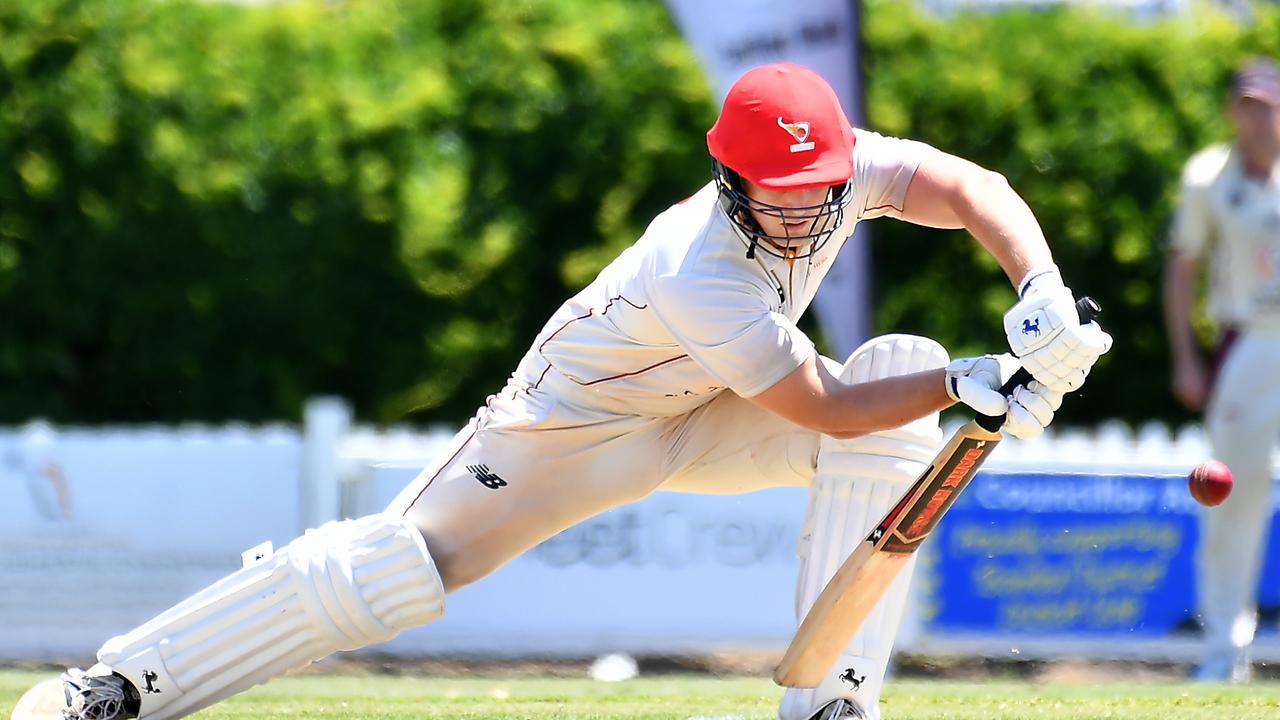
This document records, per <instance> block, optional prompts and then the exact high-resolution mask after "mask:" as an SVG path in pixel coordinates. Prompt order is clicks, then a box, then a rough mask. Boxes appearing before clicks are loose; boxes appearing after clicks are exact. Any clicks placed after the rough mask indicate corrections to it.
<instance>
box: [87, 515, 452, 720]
mask: <svg viewBox="0 0 1280 720" xmlns="http://www.w3.org/2000/svg"><path fill="white" fill-rule="evenodd" d="M245 559H246V567H244V568H243V569H241V570H238V571H236V572H234V573H232V574H231V575H228V576H227V577H225V578H223V579H222V580H220V581H218V582H217V583H214V584H213V585H211V586H209V587H208V588H205V589H204V590H202V591H200V592H198V593H196V594H195V595H192V596H191V597H189V598H187V599H186V600H183V601H182V602H181V603H179V604H178V605H176V606H174V607H173V608H170V609H169V610H167V611H165V612H163V613H161V614H160V615H158V616H157V617H155V618H154V619H152V620H150V621H148V622H147V623H146V624H144V625H142V626H141V627H138V628H137V629H135V630H133V631H132V632H129V633H127V634H125V635H120V636H118V637H114V638H112V639H111V640H108V641H107V643H106V644H105V645H103V646H102V649H101V650H99V651H98V660H99V663H100V664H99V665H98V666H95V668H93V669H91V670H90V672H91V673H92V674H98V673H101V672H107V671H114V672H117V673H119V674H121V675H123V676H124V677H126V678H127V679H128V680H129V681H130V682H132V683H133V684H134V686H135V687H137V689H138V691H139V692H140V693H141V709H140V713H139V717H140V720H153V719H154V720H167V719H168V718H176V717H181V716H183V715H188V714H190V713H193V712H195V711H197V710H199V709H201V708H204V707H207V706H209V705H212V704H213V703H215V702H218V701H219V700H222V699H224V698H227V697H230V696H231V695H234V694H235V693H238V692H241V691H243V690H247V689H248V688H250V687H253V686H254V685H257V684H259V683H262V682H265V681H267V680H269V679H271V678H273V677H276V676H278V675H282V674H284V673H286V672H288V671H290V670H293V669H296V668H299V667H303V666H305V665H308V664H310V663H312V662H315V661H316V660H319V659H320V658H322V657H324V656H326V655H328V654H330V653H332V652H334V651H335V650H351V649H355V648H358V647H363V646H365V645H370V644H372V643H377V642H382V641H385V640H389V639H391V638H392V637H394V636H395V635H396V634H397V633H399V632H400V631H401V630H404V629H406V628H410V627H415V626H417V625H423V624H425V623H428V622H431V621H432V620H435V619H436V618H438V617H440V615H442V614H443V613H444V585H443V583H442V582H441V581H440V574H439V573H438V572H437V571H436V567H435V563H434V562H433V561H432V559H431V555H430V553H428V552H427V547H426V544H425V543H424V542H423V540H422V534H421V533H420V532H419V531H418V530H417V528H415V527H413V526H412V525H411V524H409V523H408V522H406V521H404V520H402V519H401V518H397V517H393V516H390V515H371V516H368V517H364V518H360V519H358V520H346V521H342V522H332V523H326V524H325V525H322V526H321V527H319V528H317V529H315V530H308V531H307V532H306V533H305V534H304V535H303V536H302V537H300V538H298V539H296V540H294V541H293V542H291V543H289V544H288V545H286V546H285V547H283V548H281V549H280V551H279V552H275V553H273V552H271V549H270V546H269V545H267V546H264V547H263V548H262V550H261V551H260V552H255V553H254V554H253V555H250V554H248V553H246V558H245Z"/></svg>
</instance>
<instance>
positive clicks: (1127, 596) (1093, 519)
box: [922, 471, 1280, 638]
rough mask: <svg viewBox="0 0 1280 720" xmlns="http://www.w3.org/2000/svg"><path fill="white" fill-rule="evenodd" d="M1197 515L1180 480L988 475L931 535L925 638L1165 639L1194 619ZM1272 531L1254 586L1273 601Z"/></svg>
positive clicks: (1278, 600) (1277, 580)
mask: <svg viewBox="0 0 1280 720" xmlns="http://www.w3.org/2000/svg"><path fill="white" fill-rule="evenodd" d="M1206 511H1208V512H1212V511H1211V510H1206V509H1204V508H1201V507H1200V506H1199V505H1197V504H1196V502H1195V501H1194V500H1193V499H1192V498H1191V496H1190V494H1189V493H1188V491H1187V481H1186V478H1185V477H1182V476H1177V477H1174V476H1139V475H1088V474H1074V473H1070V474H1056V473H1024V472H999V471H994V472H993V471H987V472H983V473H980V474H979V475H978V476H977V477H976V478H975V479H974V480H973V483H972V484H971V485H970V487H969V489H968V490H967V491H966V492H965V493H964V494H962V495H961V496H960V498H959V499H958V500H957V501H956V503H955V505H954V506H953V507H952V508H951V511H950V513H949V514H948V515H947V516H946V518H945V519H944V520H943V521H942V523H941V524H940V525H939V526H938V529H937V531H935V533H934V535H933V536H932V537H931V538H930V539H929V544H930V545H931V546H932V547H931V548H930V554H929V558H930V562H929V565H930V568H931V573H930V578H931V582H930V588H929V592H927V593H926V594H925V595H926V598H927V599H926V602H925V606H924V607H923V608H922V609H923V613H922V614H923V619H924V621H925V627H926V628H927V629H928V630H929V631H931V632H939V633H946V632H957V633H982V632H999V633H1037V634H1064V635H1092V636H1100V635H1108V634H1117V635H1118V634H1121V633H1123V635H1124V636H1125V637H1129V638H1132V637H1135V636H1143V637H1149V638H1154V637H1165V636H1168V635H1170V634H1172V633H1174V632H1177V631H1178V630H1185V629H1188V627H1189V626H1191V625H1192V624H1193V622H1194V613H1195V608H1196V604H1195V603H1196V598H1195V551H1196V544H1197V540H1198V537H1199V522H1198V517H1199V513H1201V512H1206ZM1278 544H1280V533H1275V532H1272V533H1271V534H1270V538H1269V540H1268V544H1267V551H1266V560H1265V565H1264V568H1263V574H1262V579H1261V582H1260V591H1259V606H1260V608H1262V609H1263V611H1264V613H1265V612H1267V611H1268V610H1272V609H1274V608H1276V607H1278V606H1280V547H1277V546H1278Z"/></svg>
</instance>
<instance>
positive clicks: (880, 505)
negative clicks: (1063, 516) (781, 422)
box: [778, 335, 950, 720]
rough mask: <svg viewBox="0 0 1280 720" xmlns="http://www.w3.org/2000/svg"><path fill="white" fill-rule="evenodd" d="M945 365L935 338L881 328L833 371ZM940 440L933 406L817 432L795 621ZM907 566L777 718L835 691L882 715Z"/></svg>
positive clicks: (873, 374)
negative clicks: (872, 423)
mask: <svg viewBox="0 0 1280 720" xmlns="http://www.w3.org/2000/svg"><path fill="white" fill-rule="evenodd" d="M948 362H950V360H949V358H948V357H947V352H946V351H945V350H943V349H942V346H941V345H939V344H938V343H936V342H934V341H932V340H929V339H927V338H922V337H915V336H911V335H886V336H883V337H879V338H874V339H872V340H870V341H868V342H867V343H866V344H864V345H863V346H862V347H860V348H858V350H857V351H855V352H854V354H853V355H852V356H850V358H849V360H848V362H846V363H845V364H844V366H843V368H841V369H840V372H839V375H838V377H839V378H840V379H841V380H842V381H844V382H846V383H859V382H867V381H870V380H878V379H881V378H886V377H891V376H896V375H907V374H910V373H915V372H921V371H924V370H931V369H936V368H942V367H946V365H947V363H948ZM941 445H942V428H941V427H940V426H939V424H938V415H937V413H934V414H932V415H928V416H926V417H923V418H920V419H919V420H915V421H913V422H911V423H908V424H906V425H903V426H902V427H898V428H894V429H892V430H886V431H882V432H878V433H874V434H871V435H865V436H863V437H859V438H854V439H851V440H836V439H834V438H831V437H827V436H823V437H822V438H821V441H820V445H819V450H818V468H817V474H816V476H815V477H814V481H813V484H812V485H811V486H810V488H809V509H808V512H807V514H806V517H805V523H804V528H803V530H802V531H801V536H800V545H799V552H798V554H799V556H800V577H799V581H798V583H797V587H796V617H797V620H802V619H803V618H804V616H805V615H806V614H807V613H808V612H809V608H810V607H812V606H813V603H814V601H815V600H817V598H818V594H819V593H821V592H822V588H823V587H825V586H826V584H827V582H828V581H829V580H830V579H831V576H832V575H834V574H835V572H836V570H837V569H839V568H840V565H841V564H842V563H843V562H844V560H845V558H847V557H848V556H849V554H850V553H852V552H853V549H854V548H855V547H856V546H857V545H858V543H860V542H861V541H862V540H864V539H865V538H866V537H867V535H868V534H869V533H870V532H871V531H872V529H874V527H875V525H876V523H878V522H879V521H880V519H881V518H883V517H884V515H885V513H887V512H889V509H890V508H891V507H892V506H893V505H894V503H896V502H897V501H898V499H899V498H900V497H901V496H902V494H903V493H905V492H906V491H907V490H908V489H909V488H910V487H911V484H912V483H913V482H915V480H916V479H917V478H918V477H919V476H920V474H921V473H923V472H924V471H925V469H926V468H927V467H928V465H929V462H930V461H932V460H933V457H934V455H935V454H936V453H937V451H938V448H939V447H940V446H941ZM914 570H915V557H914V556H912V559H911V560H910V561H909V562H908V563H907V564H906V565H905V566H904V567H903V570H902V572H901V573H900V574H899V575H898V577H897V579H896V580H894V582H893V583H892V584H891V585H890V586H889V588H888V590H886V592H885V594H884V596H883V597H882V598H881V599H880V602H879V603H878V604H877V605H876V607H875V609H874V610H872V612H871V614H870V616H868V618H867V621H866V622H865V623H864V624H863V626H862V628H861V629H860V630H859V631H858V633H857V634H856V635H854V636H853V639H852V640H851V641H850V642H849V646H848V647H847V648H846V649H845V652H844V653H843V654H842V655H841V657H840V659H839V660H838V661H837V663H836V665H835V666H834V667H832V668H831V670H830V671H828V673H827V677H826V678H825V679H824V680H823V681H822V683H821V684H820V685H819V686H818V687H816V688H812V689H802V688H788V689H787V691H786V694H785V695H784V696H783V699H782V706H781V708H780V709H779V711H778V717H779V718H781V720H806V719H807V718H809V716H810V715H812V714H813V713H814V712H815V711H817V710H818V708H820V707H822V706H823V705H825V704H826V703H828V702H830V701H831V700H833V699H835V698H838V697H844V698H849V699H851V700H853V701H854V702H856V703H858V705H859V706H860V707H862V708H863V710H864V711H865V712H866V713H867V714H868V717H872V718H878V717H879V715H880V710H879V702H880V687H881V685H882V684H883V682H884V674H885V670H886V669H887V668H888V665H889V657H890V655H891V653H892V651H893V641H894V638H895V637H896V636H897V634H898V625H899V623H900V622H901V621H902V611H903V608H904V606H905V605H906V600H907V590H908V588H909V586H910V583H911V574H912V572H913V571H914Z"/></svg>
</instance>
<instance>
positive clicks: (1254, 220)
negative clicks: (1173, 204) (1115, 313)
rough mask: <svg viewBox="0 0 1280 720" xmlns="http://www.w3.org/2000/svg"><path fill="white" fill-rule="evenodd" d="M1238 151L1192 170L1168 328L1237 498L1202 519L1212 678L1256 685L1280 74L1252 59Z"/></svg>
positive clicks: (1274, 307) (1279, 429) (1279, 177)
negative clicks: (1204, 279) (1200, 331)
mask: <svg viewBox="0 0 1280 720" xmlns="http://www.w3.org/2000/svg"><path fill="white" fill-rule="evenodd" d="M1228 113H1229V115H1230V118H1231V123H1233V126H1234V128H1235V142H1233V143H1231V145H1215V146H1212V147H1207V149H1204V150H1202V151H1199V152H1197V154H1196V155H1194V156H1192V159H1190V160H1188V161H1187V167H1185V168H1184V169H1183V178H1181V192H1180V197H1179V204H1178V215H1176V219H1175V223H1174V229H1172V236H1171V238H1170V251H1169V256H1167V260H1166V265H1165V320H1166V324H1167V327H1169V340H1170V347H1171V351H1172V364H1174V383H1172V386H1174V395H1175V396H1178V398H1179V400H1180V401H1181V402H1183V404H1185V405H1187V406H1188V407H1190V409H1192V410H1201V409H1202V407H1206V404H1207V411H1206V416H1204V419H1206V425H1207V427H1208V436H1210V442H1211V443H1212V448H1213V456H1215V457H1217V459H1219V460H1221V461H1224V462H1226V465H1228V466H1229V468H1230V469H1231V473H1233V475H1234V478H1235V491H1234V492H1233V493H1231V496H1230V497H1229V498H1228V500H1226V501H1225V502H1224V503H1222V505H1221V506H1219V507H1215V509H1212V510H1204V511H1203V512H1202V515H1201V546H1199V551H1198V557H1197V584H1198V588H1197V589H1198V597H1199V611H1201V616H1202V618H1203V621H1204V652H1203V657H1202V662H1201V665H1199V667H1197V670H1196V678H1198V679H1202V680H1234V682H1245V680H1248V678H1249V647H1251V646H1252V643H1253V633H1254V630H1256V628H1257V606H1256V594H1254V591H1256V589H1257V584H1258V573H1260V571H1261V564H1262V542H1263V539H1265V538H1266V530H1267V523H1268V520H1270V518H1271V511H1272V507H1271V489H1272V487H1271V486H1272V482H1271V480H1272V477H1271V450H1272V447H1275V443H1276V436H1277V433H1280V70H1277V68H1276V64H1275V63H1274V61H1272V60H1267V59H1256V60H1252V61H1249V63H1248V64H1247V65H1244V67H1243V68H1242V69H1240V70H1239V72H1236V73H1235V76H1234V78H1233V82H1231V97H1230V101H1229V106H1228ZM1206 258H1207V259H1208V265H1210V279H1208V299H1207V300H1208V314H1210V316H1211V318H1212V320H1213V322H1215V323H1216V324H1217V328H1219V333H1220V338H1219V343H1217V348H1216V350H1215V352H1213V356H1212V360H1211V363H1210V365H1208V366H1207V368H1206V364H1204V361H1203V360H1202V359H1201V355H1199V351H1198V348H1197V345H1196V340H1194V332H1193V329H1192V306H1193V305H1194V302H1193V300H1194V296H1196V295H1197V287H1198V286H1197V278H1198V272H1199V268H1201V263H1202V260H1203V259H1206Z"/></svg>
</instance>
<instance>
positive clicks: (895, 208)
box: [862, 203, 902, 213]
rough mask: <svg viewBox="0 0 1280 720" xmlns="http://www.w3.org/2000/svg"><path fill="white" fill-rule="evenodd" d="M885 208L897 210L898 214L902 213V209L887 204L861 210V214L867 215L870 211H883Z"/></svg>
mask: <svg viewBox="0 0 1280 720" xmlns="http://www.w3.org/2000/svg"><path fill="white" fill-rule="evenodd" d="M885 208H893V209H894V210H897V211H898V212H899V213H901V212H902V208H900V207H898V206H897V205H894V204H893V203H889V204H888V205H877V206H875V207H869V208H862V212H864V213H869V212H871V211H872V210H883V209H885Z"/></svg>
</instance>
